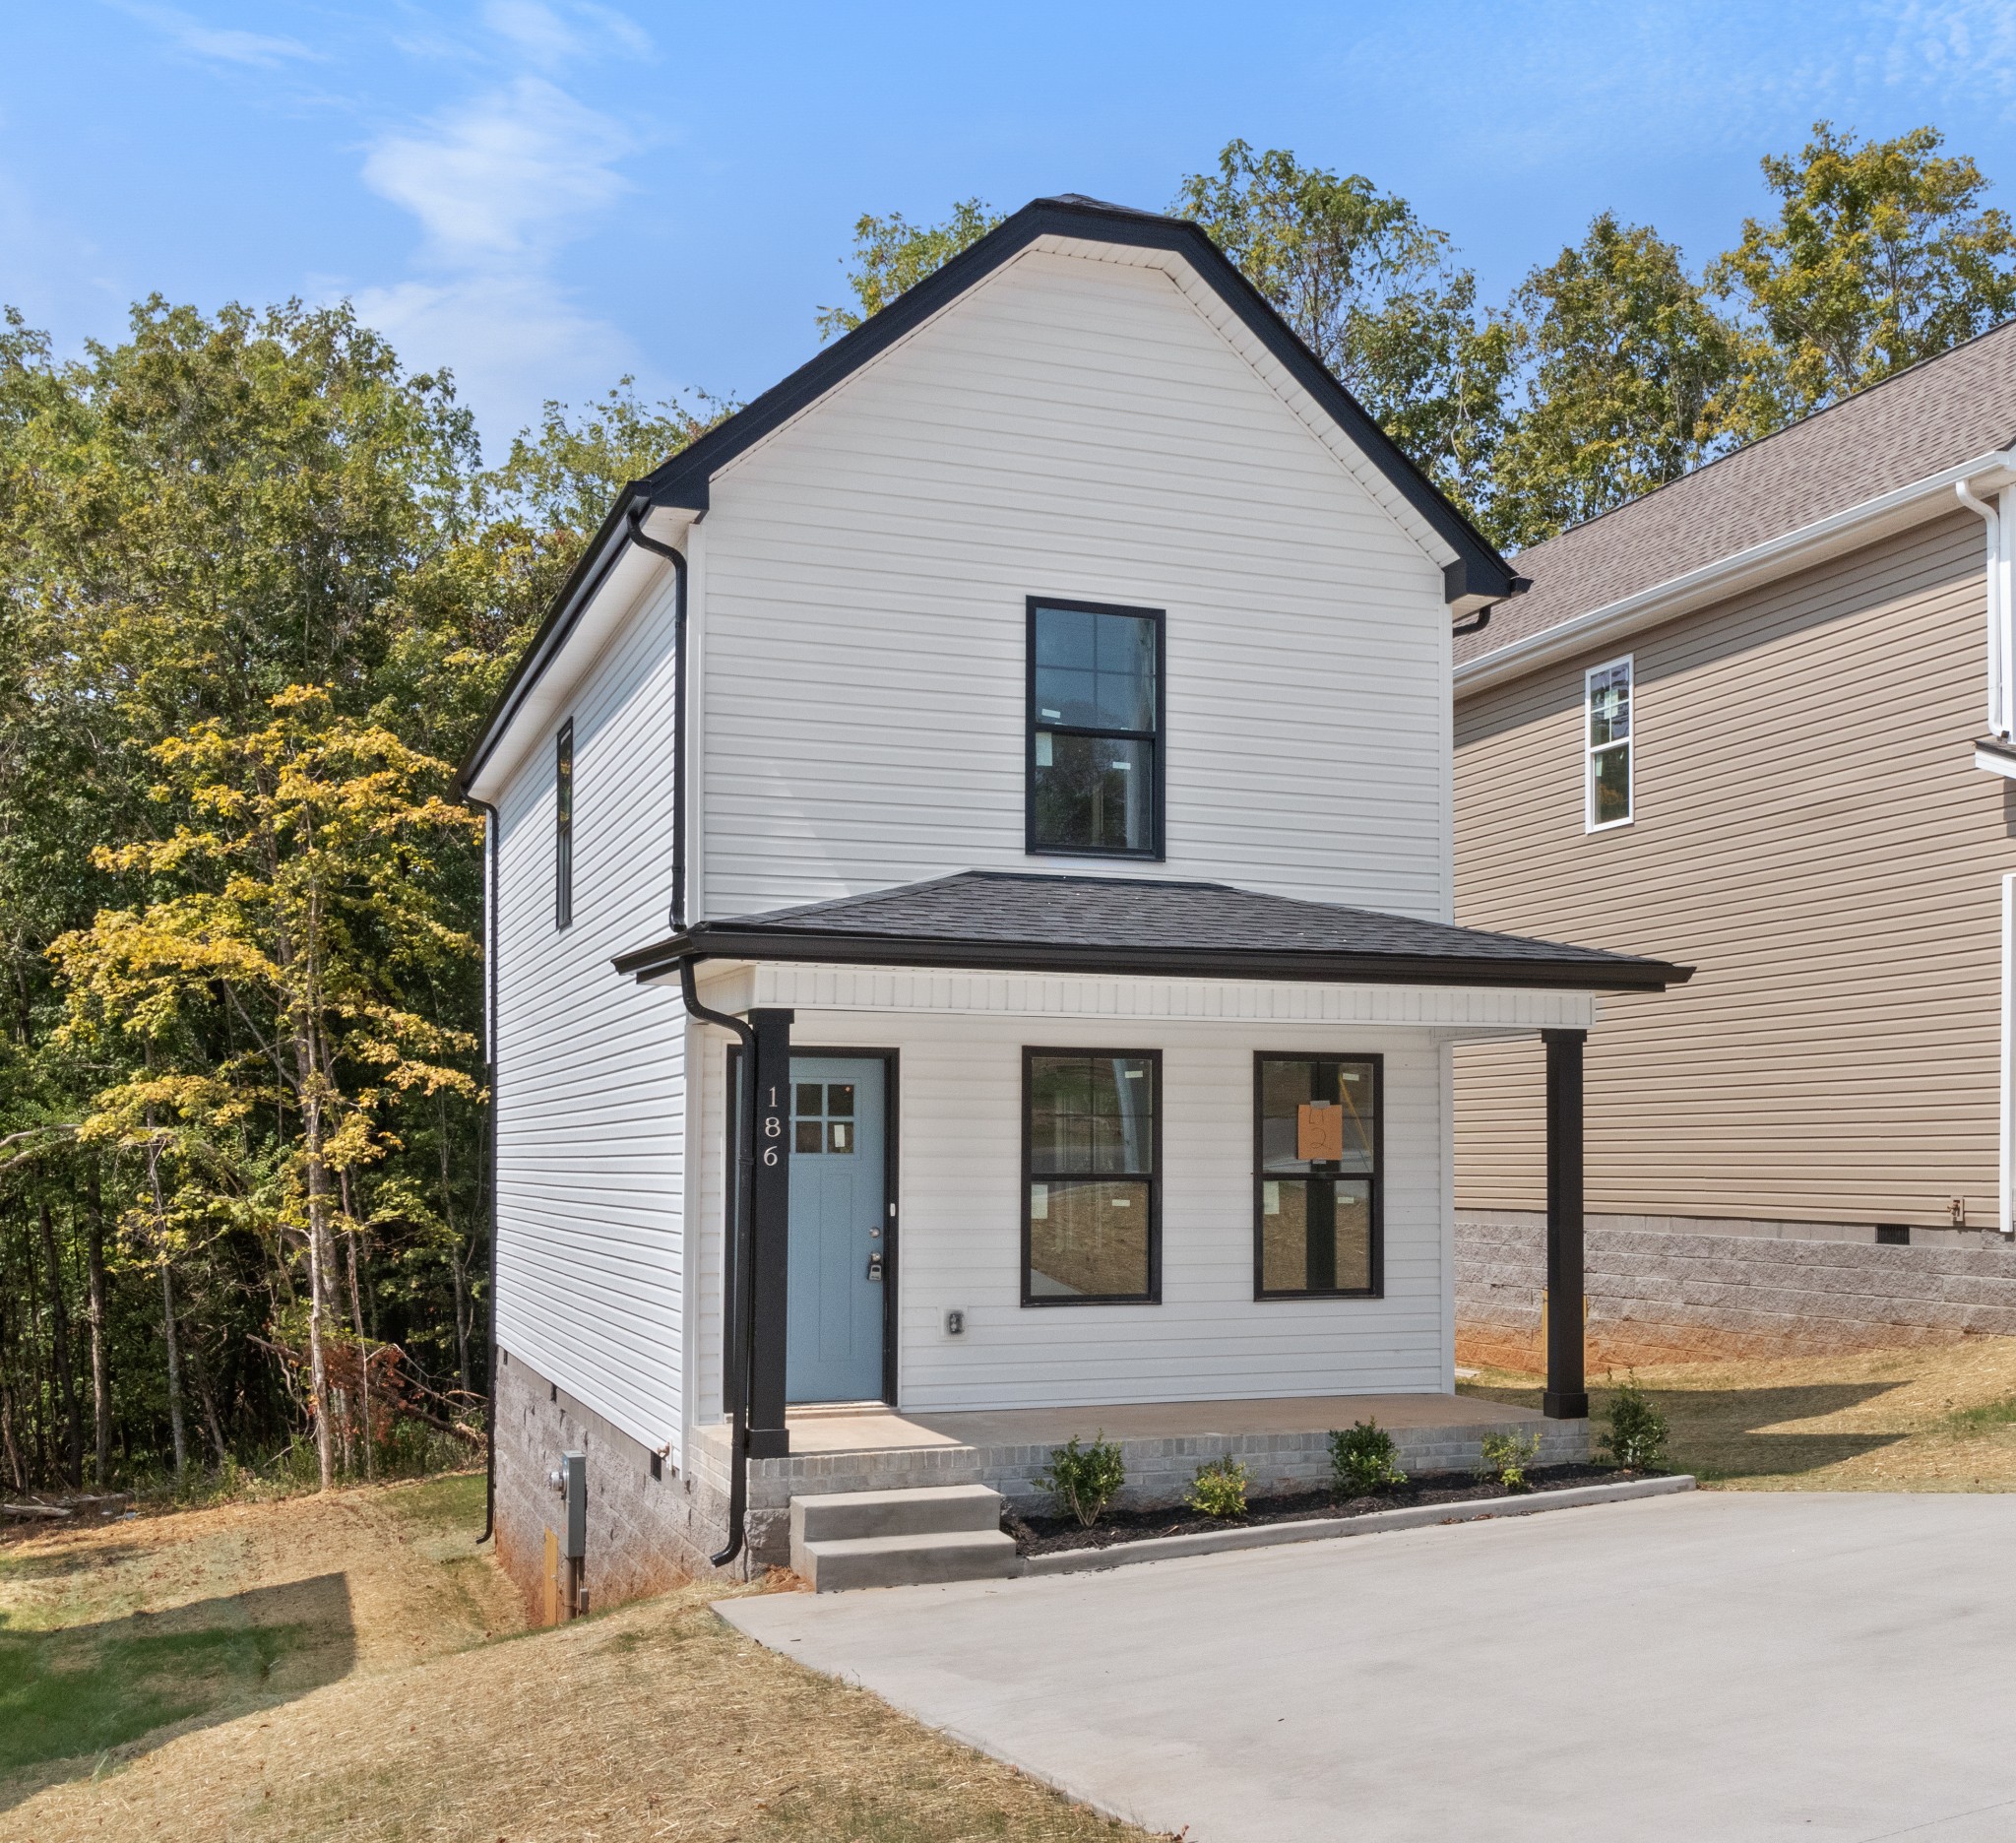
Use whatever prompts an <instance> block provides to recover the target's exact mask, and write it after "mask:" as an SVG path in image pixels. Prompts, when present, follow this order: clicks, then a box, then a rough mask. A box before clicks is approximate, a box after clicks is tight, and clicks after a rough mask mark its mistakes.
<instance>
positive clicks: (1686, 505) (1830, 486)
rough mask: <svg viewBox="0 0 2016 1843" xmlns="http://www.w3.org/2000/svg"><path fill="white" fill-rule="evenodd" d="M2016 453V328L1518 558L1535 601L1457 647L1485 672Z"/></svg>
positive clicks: (1508, 609)
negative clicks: (1548, 639) (1579, 620)
mask: <svg viewBox="0 0 2016 1843" xmlns="http://www.w3.org/2000/svg"><path fill="white" fill-rule="evenodd" d="M2012 439H2016V321H2012V322H2010V323H2009V324H2008V325H2006V326H2000V327H1996V328H1995V329H1994V330H1993V331H1992V332H1989V333H1985V334H1983V335H1982V336H1981V338H1979V339H1977V340H1972V341H1970V342H1969V343H1968V344H1967V345H1965V346H1957V347H1955V348H1954V349H1953V350H1951V351H1949V352H1944V353H1941V354H1940V356H1938V357H1936V358H1928V359H1926V360H1925V361H1924V362H1923V363H1922V364H1919V365H1915V366H1913V367H1912V369H1910V370H1909V371H1903V372H1899V373H1898V375H1897V376H1895V377H1893V378H1887V379H1885V380H1884V381H1883V382H1882V383H1881V384H1876V385H1872V386H1870V388H1869V389H1867V390H1865V391H1861V392H1859V394H1858V395H1856V396H1854V397H1850V398H1847V399H1845V400H1844V401H1843V402H1841V403H1838V404H1836V405H1834V407H1833V408H1832V409H1828V410H1822V411H1820V412H1819V413H1817V414H1815V415H1810V416H1808V417H1806V419H1805V420H1804V421H1802V422H1795V423H1794V424H1793V425H1792V426H1791V427H1790V428H1786V429H1781V430H1780V431H1779V432H1778V433H1777V434H1776V435H1769V436H1766V437H1765V438H1764V439H1763V440H1762V441H1757V442H1752V443H1751V444H1750V445H1749V446H1748V447H1747V448H1739V449H1737V450H1736V452H1735V453H1733V454H1731V455H1726V456H1724V457H1723V458H1722V459H1721V460H1720V461H1714V462H1711V463H1710V464H1709V465H1708V466H1707V467H1704V468H1701V469H1698V470H1697V471H1696V472H1694V473H1692V474H1689V475H1688V476H1687V477H1685V478H1684V479H1678V480H1675V481H1674V482H1673V483H1672V484H1671V485H1670V486H1662V487H1661V488H1660V489H1659V490H1658V491H1657V492H1652V493H1647V494H1646V495H1645V497H1644V498H1642V499H1634V500H1632V501H1631V502H1630V504H1628V505H1623V506H1619V507H1618V508H1617V509H1616V510H1615V511H1614V512H1607V513H1605V514H1604V516H1603V517H1601V518H1596V519H1591V520H1590V521H1589V523H1588V524H1586V525H1577V526H1576V527H1574V528H1573V529H1572V530H1570V531H1565V532H1563V533H1562V534H1561V535H1560V536H1559V537H1558V538H1550V539H1548V540H1547V541H1546V542H1545V543H1541V544H1535V545H1534V547H1533V548H1532V549H1531V550H1525V551H1521V552H1520V554H1519V556H1518V557H1517V559H1516V560H1515V567H1516V568H1517V569H1518V571H1519V573H1520V574H1521V575H1522V576H1525V577H1527V578H1529V579H1530V580H1531V581H1532V583H1533V587H1532V589H1531V590H1530V591H1529V592H1528V593H1527V594H1525V595H1523V596H1520V597H1518V598H1516V599H1515V600H1513V601H1511V602H1505V603H1501V604H1499V605H1498V606H1497V607H1495V608H1494V609H1492V611H1491V618H1490V622H1489V624H1488V625H1487V626H1486V627H1485V628H1484V630H1483V631H1482V632H1481V633H1479V634H1474V635H1470V636H1466V637H1460V638H1459V639H1458V640H1457V642H1456V663H1457V664H1458V665H1459V666H1460V665H1463V664H1465V663H1466V662H1468V661H1470V660H1476V659H1484V658H1487V657H1489V655H1491V654H1493V653H1495V652H1498V651H1499V650H1500V649H1501V648H1504V647H1508V646H1510V645H1511V644H1512V643H1513V642H1514V641H1516V640H1524V639H1526V638H1528V637H1529V636H1530V635H1533V634H1537V633H1542V632H1544V631H1545V630H1546V629H1547V628H1549V627H1557V626H1559V625H1560V624H1561V623H1562V622H1563V621H1568V620H1573V619H1574V618H1575V617H1576V616H1577V615H1579V614H1587V613H1589V612H1591V611H1592V610H1593V609H1596V608H1600V607H1607V606H1608V605H1609V604H1611V603H1612V602H1617V601H1621V600H1622V599H1623V598H1624V597H1625V596H1630V595H1636V594H1637V593H1639V592H1640V591H1641V590H1645V589H1652V588H1656V587H1657V586H1658V585H1659V584H1661V583H1664V582H1670V581H1671V580H1672V579H1673V578H1674V577H1676V576H1684V575H1686V574H1687V573H1688V572H1689V571H1691V570H1697V569H1701V568H1703V567H1705V566H1706V565H1708V564H1710V563H1715V562H1718V561H1720V560H1721V559H1722V558H1723V557H1726V556H1732V555H1733V554H1735V552H1737V551H1739V550H1745V549H1748V548H1749V547H1750V546H1751V545H1752V544H1757V543H1762V542H1764V541H1765V540H1767V539H1771V538H1777V537H1780V536H1782V535H1783V534H1785V533H1787V532H1792V531H1796V530H1798V529H1799V528H1800V527H1801V526H1804V525H1810V524H1812V523H1813V522H1814V520H1816V519H1822V518H1826V517H1827V516H1829V515H1830V514H1831V513H1836V512H1845V511H1847V510H1848V509H1849V508H1850V507H1852V506H1858V505H1860V504H1862V503H1863V502H1864V501H1865V500H1869V499H1873V498H1875V497H1877V496H1878V495H1879V494H1881V493H1885V492H1889V491H1892V490H1894V489H1895V488H1897V487H1900V486H1909V485H1910V484H1911V483H1912V482H1913V481H1914V480H1922V479H1924V478H1926V477H1929V476H1931V475H1934V474H1938V473H1940V472H1942V471H1943V470H1945V469H1947V468H1951V467H1957V466H1959V465H1960V464H1961V463H1962V462H1965V461H1972V460H1975V459H1976V458H1978V457H1979V456H1982V455H1985V454H1988V453H1990V452H1992V451H1994V450H1996V449H2002V448H2006V447H2008V446H2009V444H2010V442H2011V441H2012Z"/></svg>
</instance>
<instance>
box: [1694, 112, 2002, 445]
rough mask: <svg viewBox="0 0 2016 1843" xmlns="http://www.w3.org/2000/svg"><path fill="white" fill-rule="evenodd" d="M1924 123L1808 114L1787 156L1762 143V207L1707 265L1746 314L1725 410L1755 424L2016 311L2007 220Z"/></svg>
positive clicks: (1968, 168) (1786, 416)
mask: <svg viewBox="0 0 2016 1843" xmlns="http://www.w3.org/2000/svg"><path fill="white" fill-rule="evenodd" d="M1944 144H1945V143H1944V137H1943V136H1941V135H1940V134H1939V132H1938V130H1937V129H1935V128H1916V129H1913V130H1912V131H1911V132H1910V133H1909V134H1903V135H1899V136H1897V137H1896V138H1895V139H1894V140H1889V141H1860V140H1859V139H1858V138H1857V137H1856V135H1855V134H1854V133H1853V132H1852V131H1848V132H1843V131H1838V130H1837V129H1836V128H1835V127H1834V126H1833V124H1832V123H1829V122H1824V121H1821V122H1815V123H1814V124H1813V138H1812V139H1811V140H1810V141H1809V142H1807V143H1806V145H1805V147H1804V148H1803V149H1802V150H1801V151H1800V153H1799V154H1798V155H1797V156H1796V158H1795V157H1793V156H1790V155H1786V156H1769V157H1767V158H1766V159H1764V161H1763V162H1762V164H1763V169H1764V177H1765V179H1766V181H1767V182H1768V184H1769V185H1770V188H1771V190H1772V191H1773V192H1774V193H1775V194H1776V195H1777V198H1778V215H1777V217H1776V219H1775V220H1772V221H1770V222H1763V221H1760V220H1758V219H1754V218H1751V219H1745V220H1744V222H1743V231H1742V237H1741V239H1740V240H1739V241H1738V243H1737V244H1736V246H1735V248H1734V249H1733V250H1731V251H1729V252H1728V253H1727V254H1726V255H1724V256H1723V257H1721V258H1720V259H1719V260H1718V261H1717V262H1716V264H1715V265H1714V268H1713V270H1712V271H1711V280H1712V284H1713V286H1714V287H1715V288H1716V289H1717V291H1718V292H1719V293H1721V294H1722V295H1724V296H1733V297H1734V298H1735V299H1736V300H1737V301H1738V302H1739V303H1740V305H1741V307H1742V309H1743V310H1744V313H1745V315H1746V318H1747V321H1748V323H1749V331H1750V339H1749V342H1748V350H1746V353H1745V361H1746V366H1747V370H1748V372H1749V375H1748V377H1747V378H1746V379H1745V380H1744V384H1743V388H1742V390H1741V391H1740V393H1739V400H1738V404H1737V411H1738V414H1739V418H1740V427H1741V429H1742V432H1743V433H1744V434H1745V435H1746V436H1754V435H1761V434H1768V433H1769V432H1770V431H1771V430H1772V429H1774V428H1779V427H1782V426H1784V424H1785V423H1787V422H1790V421H1794V420H1796V418H1797V417H1799V416H1802V415H1807V414H1810V413H1812V412H1813V411H1815V410H1818V409H1821V408H1823V407H1824V406H1826V405H1827V404H1830V403H1834V402H1836V401H1837V400H1839V399H1840V398H1842V397H1845V396H1847V395H1848V394H1849V393H1850V392H1851V391H1856V390H1859V389H1861V388H1862V387H1863V386H1864V385H1867V384H1873V383H1876V382H1877V381H1878V380H1879V379H1882V378H1885V377H1888V376H1889V375H1890V374H1891V373H1892V372H1894V371H1899V370H1902V369H1903V368H1904V367H1905V366H1907V365H1912V364H1916V363H1918V362H1919V361H1920V360H1921V359H1923V358H1930V357H1933V356H1935V355H1936V354H1938V353H1939V352H1942V351H1946V350H1949V349H1950V348H1952V347H1954V346H1956V345H1958V344H1959V343H1960V342H1961V341H1962V340H1966V339H1971V338H1973V337H1974V336H1975V335H1976V334H1978V333H1982V332H1985V330H1986V329H1987V328H1988V327H1990V326H1993V325H1994V324H1995V323H1996V322H1998V321H2001V320H2005V319H2007V318H2008V317H2009V316H2010V314H2011V312H2012V311H2016V227H2012V225H2011V223H2010V220H2009V217H2008V214H2007V213H2005V212H2002V211H1999V210H1995V209H1992V208H1985V207H1984V206H1983V205H1982V202H1981V201H1982V197H1983V195H1984V194H1985V192H1986V190H1987V186H1988V182H1987V180H1986V179H1985V178H1984V177H1983V175H1982V172H1981V169H1980V167H1978V166H1977V165H1976V164H1975V162H1974V161H1973V160H1972V159H1969V158H1968V157H1966V156H1964V155H1946V154H1942V153H1940V151H1939V150H1940V149H1941V148H1942V147H1943V146H1944Z"/></svg>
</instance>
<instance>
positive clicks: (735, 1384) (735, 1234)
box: [679, 955, 756, 1567]
mask: <svg viewBox="0 0 2016 1843" xmlns="http://www.w3.org/2000/svg"><path fill="white" fill-rule="evenodd" d="M698 958H699V956H698V955H694V956H692V957H690V958H687V959H684V960H681V961H680V962H679V995H680V997H682V998H683V999H684V1000H685V1001H686V1011H687V1014H688V1015H689V1016H691V1017H695V1018H698V1019H699V1020H700V1022H701V1023H703V1024H718V1025H720V1026H721V1028H722V1029H723V1030H725V1031H732V1032H733V1033H734V1034H735V1036H736V1037H737V1038H738V1039H739V1040H740V1042H741V1045H742V1062H741V1068H740V1071H739V1073H740V1075H741V1086H742V1093H741V1099H740V1102H739V1104H738V1105H737V1107H736V1109H735V1169H736V1180H735V1190H734V1218H733V1221H732V1222H731V1223H730V1224H729V1226H728V1248H727V1255H728V1258H727V1261H726V1267H727V1279H728V1284H727V1287H726V1289H725V1292H726V1293H727V1295H728V1296H729V1297H726V1298H725V1299H724V1300H723V1302H722V1303H723V1305H724V1307H725V1310H724V1311H723V1313H722V1318H723V1325H722V1341H723V1344H724V1347H725V1348H724V1351H723V1356H724V1358H725V1362H724V1363H723V1365H722V1394H723V1396H724V1397H725V1399H724V1401H723V1403H722V1406H723V1407H725V1409H726V1410H727V1413H728V1540H727V1547H726V1548H725V1549H724V1550H722V1552H721V1553H720V1554H719V1555H716V1556H710V1557H708V1559H709V1560H711V1561H712V1562H713V1563H714V1565H715V1566H716V1567H726V1566H727V1564H728V1563H729V1562H730V1561H732V1560H733V1559H734V1558H735V1557H736V1556H738V1555H739V1554H741V1552H742V1525H743V1523H744V1521H745V1519H746V1517H747V1513H748V1505H749V1462H748V1453H747V1451H746V1448H747V1446H748V1443H749V1415H748V1406H749V1343H750V1324H749V1314H750V1305H751V1302H752V1301H753V1298H754V1287H753V1282H754V1278H755V1263H754V1262H753V1261H752V1260H751V1259H750V1248H749V1198H750V1193H751V1192H752V1191H753V1190H754V1188H755V1184H756V1033H755V1031H754V1030H753V1029H752V1028H751V1027H750V1026H749V1024H748V1023H747V1022H746V1021H744V1020H743V1019H741V1018H738V1017H735V1016H733V1015H731V1014H730V1013H728V1012H726V1011H712V1010H709V1009H708V1007H707V1006H706V1005H704V1004H702V1003H701V1002H700V993H699V991H698V989H697V988H696V986H695V985H694V981H693V968H694V966H695V965H696V964H697V962H698Z"/></svg>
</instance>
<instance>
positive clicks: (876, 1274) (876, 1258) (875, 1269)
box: [868, 1248, 882, 1280]
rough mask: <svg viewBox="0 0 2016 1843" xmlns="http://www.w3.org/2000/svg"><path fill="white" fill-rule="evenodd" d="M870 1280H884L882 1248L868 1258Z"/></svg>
mask: <svg viewBox="0 0 2016 1843" xmlns="http://www.w3.org/2000/svg"><path fill="white" fill-rule="evenodd" d="M868 1278H869V1279H870V1280H879V1279H881V1278H882V1250H881V1249H880V1248H877V1249H876V1250H875V1251H874V1253H872V1254H870V1255H869V1256H868Z"/></svg>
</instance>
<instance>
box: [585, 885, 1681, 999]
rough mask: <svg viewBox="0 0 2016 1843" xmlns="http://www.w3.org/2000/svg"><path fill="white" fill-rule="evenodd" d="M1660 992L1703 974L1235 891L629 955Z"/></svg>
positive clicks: (945, 917) (896, 894)
mask: <svg viewBox="0 0 2016 1843" xmlns="http://www.w3.org/2000/svg"><path fill="white" fill-rule="evenodd" d="M688 959H733V960H748V961H779V960H788V961H801V962H815V963H819V964H823V965H853V966H863V965H873V966H897V967H931V968H959V969H969V970H976V971H994V972H1019V971H1029V972H1048V973H1059V972H1069V973H1094V974H1112V975H1121V976H1127V977H1140V976H1147V977H1158V976H1169V977H1178V978H1181V977H1190V978H1209V979H1242V980H1254V979H1258V980H1287V981H1297V982H1320V983H1325V984H1347V985H1360V984H1366V983H1375V984H1376V983H1399V984H1405V985H1473V986H1475V985H1506V986H1523V987H1527V988H1535V987H1547V988H1553V989H1561V990H1573V991H1584V992H1592V991H1661V990H1664V989H1665V988H1666V987H1667V986H1668V985H1678V984H1679V983H1680V982H1682V981H1684V980H1686V979H1688V978H1689V977H1690V976H1691V975H1692V972H1693V969H1692V968H1691V967H1682V966H1674V965H1672V964H1670V963H1669V962H1667V961H1664V960H1655V959H1649V958H1645V957H1643V956H1640V955H1635V954H1618V953H1608V952H1605V951H1604V950H1602V949H1600V948H1594V947H1574V946H1566V945H1563V944H1561V943H1559V942H1555V941H1542V940H1530V939H1527V938H1525V937H1523V936H1520V935H1514V934H1494V933H1488V932H1486V931H1484V930H1482V929H1481V928H1464V927H1455V926H1452V925H1450V924H1449V923H1447V922H1424V921H1421V920H1419V919H1418V918H1416V917H1413V916H1397V915H1387V914H1385V913H1383V912H1381V911H1378V910H1372V909H1351V908H1346V907H1343V906H1341V905H1338V904H1334V903H1314V902H1302V901H1298V900H1296V899H1294V898H1292V897H1286V896H1271V895H1265V894H1262V893H1261V892H1258V891H1255V890H1242V889H1235V888H1233V887H1232V886H1231V885H1229V884H1225V883H1188V882H1176V881H1172V880H1166V879H1160V878H1157V879H1149V878H1136V877H1107V876H1046V875H1040V874H1034V873H1029V872H1014V871H987V870H968V871H962V872H960V873H959V874H958V875H955V876H947V877H939V878H935V879H933V880H931V881H929V882H924V883H910V884H905V885H902V886H901V887H899V888H896V889H889V890H878V891H875V892H873V893H871V894H868V895H864V896H848V897H842V898H840V899H839V900H838V901H834V902H824V903H812V904H807V905H805V906H802V907H798V908H792V909H778V910H772V911H770V912H768V913H766V914H762V915H753V916H738V917H733V918H730V919H727V920H723V921H716V922H696V923H694V924H693V925H692V926H690V927H687V928H686V929H684V930H683V931H682V932H680V933H677V934H674V935H671V936H669V937H668V938H667V939H664V940H662V941H659V942H656V943H655V944H653V945H652V946H649V947H644V948H640V949H638V950H637V951H635V952H632V953H628V954H624V955H622V956H621V957H620V958H619V959H618V960H617V961H616V962H615V966H616V970H617V971H618V972H619V973H626V974H631V975H634V976H635V977H636V978H637V979H638V980H640V981H649V980H653V979H660V978H662V977H664V975H665V974H666V973H668V972H669V971H671V970H672V969H673V968H674V967H676V966H677V964H678V963H679V962H680V961H681V960H688Z"/></svg>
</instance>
